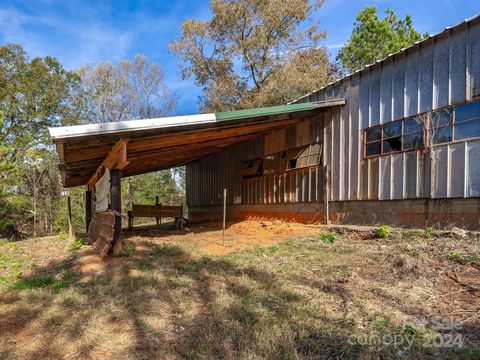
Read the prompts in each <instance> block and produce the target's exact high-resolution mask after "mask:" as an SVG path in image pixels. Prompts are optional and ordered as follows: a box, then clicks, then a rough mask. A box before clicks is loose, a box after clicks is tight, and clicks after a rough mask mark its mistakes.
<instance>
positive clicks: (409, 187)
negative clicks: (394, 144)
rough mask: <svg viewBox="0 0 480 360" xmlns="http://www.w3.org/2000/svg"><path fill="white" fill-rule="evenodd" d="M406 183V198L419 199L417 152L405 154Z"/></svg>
mask: <svg viewBox="0 0 480 360" xmlns="http://www.w3.org/2000/svg"><path fill="white" fill-rule="evenodd" d="M404 162H405V165H404V171H405V173H404V182H405V193H404V195H405V197H406V198H407V199H412V198H416V197H417V154H416V152H412V151H411V152H406V153H404Z"/></svg>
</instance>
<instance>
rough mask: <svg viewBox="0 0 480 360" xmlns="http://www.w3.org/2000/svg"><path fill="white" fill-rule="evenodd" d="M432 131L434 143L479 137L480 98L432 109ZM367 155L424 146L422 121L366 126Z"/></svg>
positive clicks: (414, 118)
mask: <svg viewBox="0 0 480 360" xmlns="http://www.w3.org/2000/svg"><path fill="white" fill-rule="evenodd" d="M429 129H430V130H429V132H428V133H429V134H430V135H431V136H432V138H433V142H434V143H435V144H443V143H447V142H452V141H458V140H465V139H471V138H478V137H480V101H473V102H469V103H464V104H460V105H456V106H450V107H448V108H445V109H442V110H439V111H434V112H432V116H431V117H430V121H429ZM364 143H365V157H370V156H376V155H382V154H389V153H394V152H399V151H407V150H415V149H422V148H423V147H424V146H425V140H424V133H423V124H422V121H421V120H420V118H419V117H412V118H408V119H402V120H397V121H393V122H390V123H387V124H383V125H377V126H374V127H371V128H368V129H365V133H364Z"/></svg>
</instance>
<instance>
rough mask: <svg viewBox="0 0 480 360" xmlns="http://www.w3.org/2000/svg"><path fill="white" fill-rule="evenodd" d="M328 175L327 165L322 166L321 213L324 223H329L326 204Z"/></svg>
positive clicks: (328, 211)
mask: <svg viewBox="0 0 480 360" xmlns="http://www.w3.org/2000/svg"><path fill="white" fill-rule="evenodd" d="M328 182H329V177H328V165H325V166H324V167H323V215H324V217H325V225H329V224H330V209H329V206H328V197H329V194H328V193H329V190H330V187H329V186H328Z"/></svg>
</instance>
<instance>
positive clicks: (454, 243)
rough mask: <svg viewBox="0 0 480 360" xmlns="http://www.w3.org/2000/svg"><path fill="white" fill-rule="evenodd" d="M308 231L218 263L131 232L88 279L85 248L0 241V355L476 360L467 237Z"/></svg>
mask: <svg viewBox="0 0 480 360" xmlns="http://www.w3.org/2000/svg"><path fill="white" fill-rule="evenodd" d="M310 230H311V229H310ZM333 230H336V231H337V232H336V233H335V234H334V233H333ZM310 232H311V231H308V233H310ZM318 232H320V234H319V235H302V234H294V235H291V236H290V239H289V240H286V241H283V242H281V243H279V244H276V245H271V246H268V247H260V248H256V249H249V250H244V251H239V252H233V253H230V254H228V255H226V256H206V255H203V254H198V252H197V251H195V246H192V243H191V242H188V243H187V242H182V241H175V242H165V241H162V242H159V241H157V239H156V238H154V237H152V236H149V237H145V238H142V237H141V236H135V237H134V238H131V239H130V240H128V242H127V246H126V248H125V251H124V253H123V255H124V256H122V257H119V258H116V259H112V260H111V261H110V262H108V263H107V265H106V266H105V268H104V271H102V272H99V273H96V274H95V275H94V276H90V277H86V276H84V274H83V272H82V271H83V270H84V269H85V265H84V262H82V261H83V260H82V259H85V258H86V257H88V256H92V254H91V251H92V250H91V248H90V247H88V246H83V247H81V248H80V249H75V248H78V247H79V246H78V244H77V246H74V245H72V244H69V243H67V242H66V241H65V240H61V239H58V238H48V239H40V240H29V241H25V242H21V243H12V244H4V245H0V254H1V255H0V274H1V276H2V277H1V278H0V358H1V359H3V358H5V359H16V358H18V359H34V358H35V359H38V358H42V359H43V358H54V359H59V358H64V359H74V358H78V359H80V358H81V359H83V358H87V359H88V358H92V359H93V358H111V359H118V358H122V359H152V358H167V359H169V358H172V359H177V358H186V359H191V358H198V359H204V358H209V359H210V358H222V359H229V358H230V359H238V358H243V359H258V358H266V359H298V358H302V359H334V358H347V359H348V358H350V359H357V358H360V359H371V358H411V359H420V358H431V359H437V358H448V359H457V358H460V359H462V358H463V359H478V358H479V357H480V313H479V309H480V299H479V295H480V284H479V282H478V279H479V275H480V271H479V266H480V262H479V257H478V256H479V255H480V243H479V240H478V239H476V238H475V236H467V237H465V238H455V237H447V236H442V237H431V236H432V234H431V233H430V232H429V231H427V232H425V231H423V230H422V231H403V232H402V231H400V230H398V231H393V232H394V234H392V230H390V231H387V233H388V234H387V235H388V237H387V238H378V236H377V234H376V233H375V232H371V231H369V230H361V231H359V230H358V229H356V230H354V231H353V230H351V229H346V228H337V229H331V228H330V229H325V228H324V229H322V230H320V229H319V230H318ZM306 233H307V232H306ZM340 233H342V234H340ZM272 236H273V235H272ZM82 269H83V270H82ZM439 345H442V347H439ZM460 345H461V346H460Z"/></svg>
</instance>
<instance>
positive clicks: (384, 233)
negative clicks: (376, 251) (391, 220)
mask: <svg viewBox="0 0 480 360" xmlns="http://www.w3.org/2000/svg"><path fill="white" fill-rule="evenodd" d="M377 236H378V237H379V238H382V239H384V238H388V237H389V236H390V226H388V225H382V226H380V227H379V228H378V229H377Z"/></svg>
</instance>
